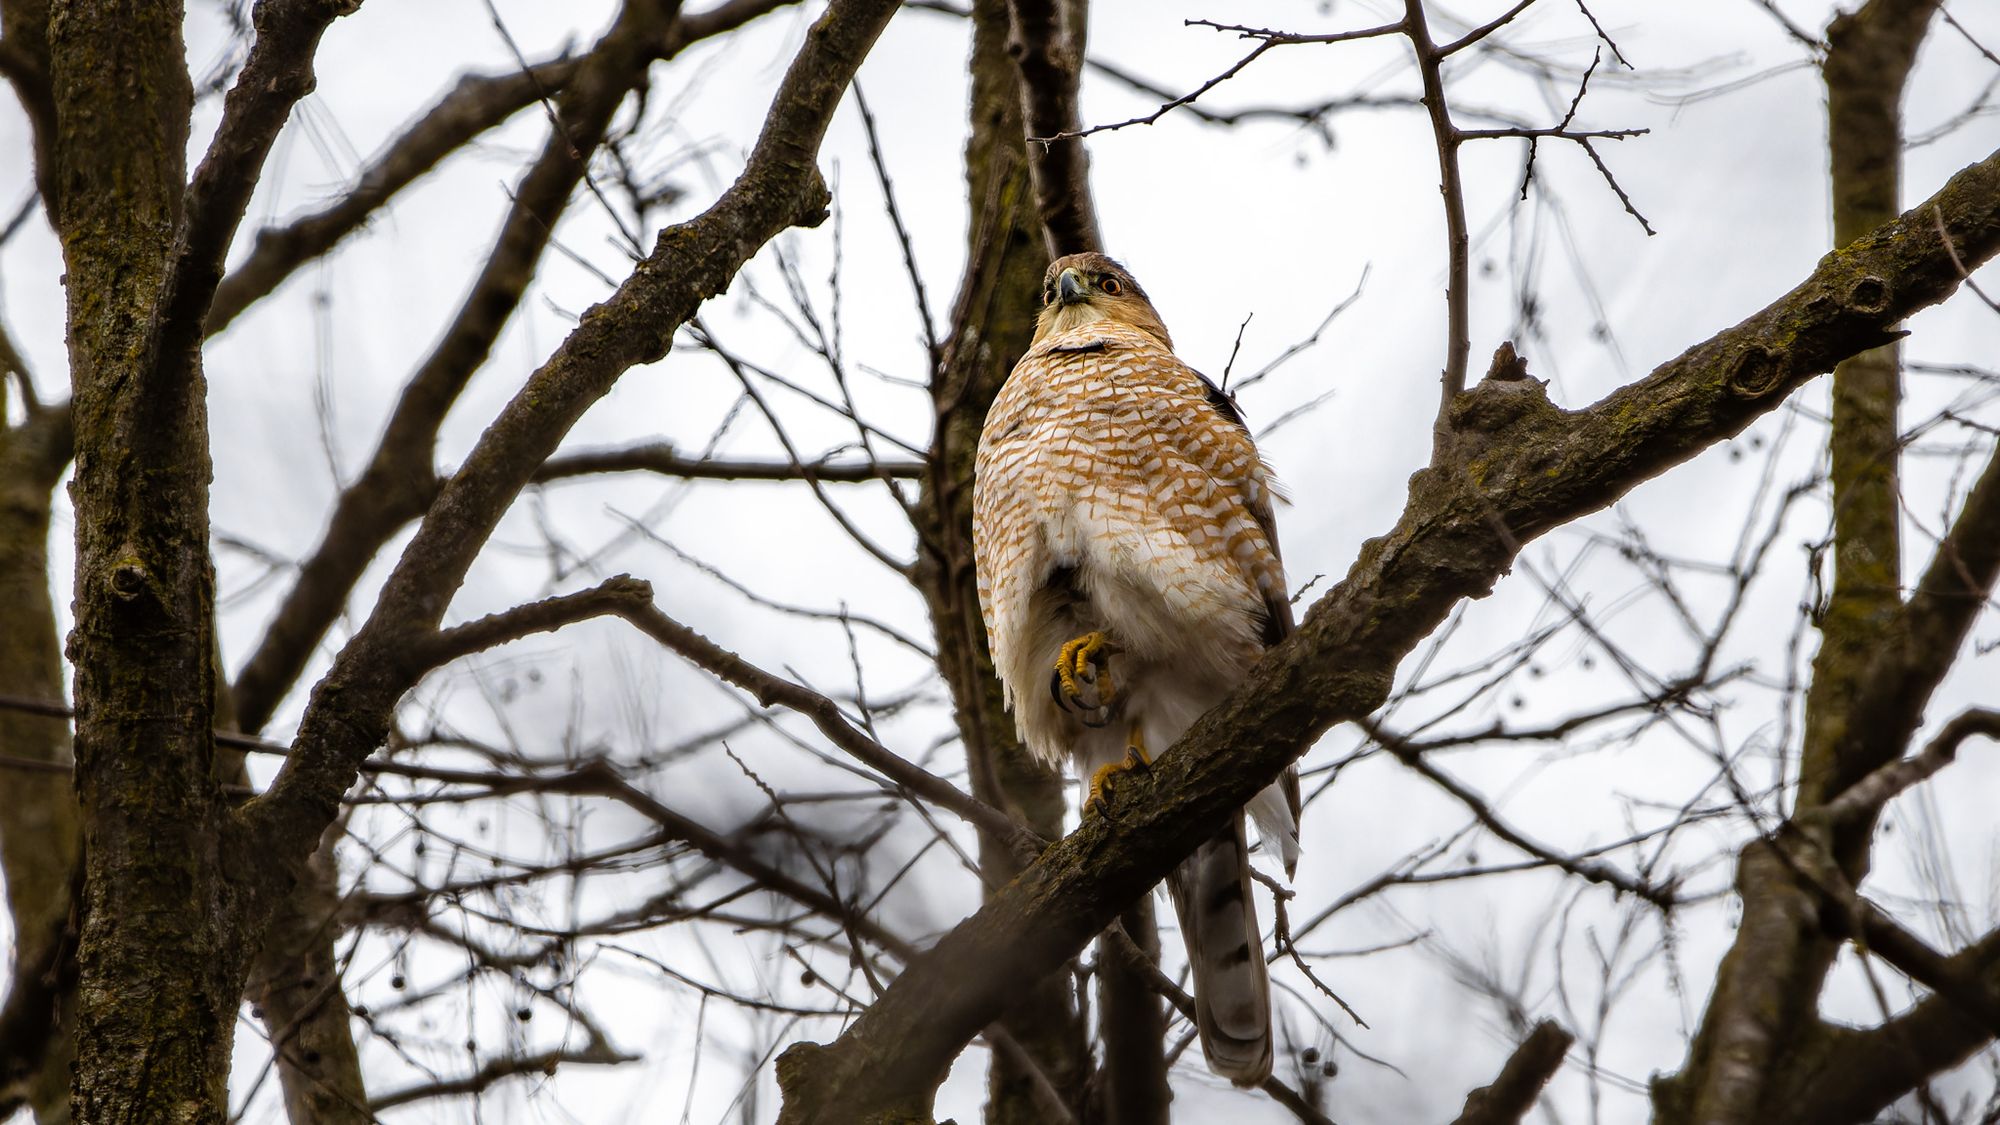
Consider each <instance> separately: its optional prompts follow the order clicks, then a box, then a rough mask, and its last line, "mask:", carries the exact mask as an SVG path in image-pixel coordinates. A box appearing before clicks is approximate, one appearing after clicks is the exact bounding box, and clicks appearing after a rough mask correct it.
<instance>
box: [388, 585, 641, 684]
mask: <svg viewBox="0 0 2000 1125" xmlns="http://www.w3.org/2000/svg"><path fill="white" fill-rule="evenodd" d="M652 604H653V586H652V584H651V583H649V582H645V581H642V580H640V579H637V578H633V577H632V576H631V575H629V574H620V575H617V576H615V577H612V578H607V579H605V580H604V581H603V582H601V583H599V584H598V585H596V586H593V587H591V588H590V589H588V590H579V591H577V592H576V593H574V594H563V595H561V596H560V597H554V598H547V599H544V600H542V601H539V602H531V603H529V604H527V605H518V606H515V607H514V608H513V609H509V610H504V611H502V612H500V613H491V614H487V615H486V616H485V617H482V618H480V619H479V620H477V621H468V622H466V623H465V624H463V625H459V626H455V627H453V628H450V629H444V630H441V631H440V632H439V633H438V634H437V635H436V636H434V637H432V638H431V641H430V643H429V644H428V645H426V646H425V650H424V654H423V656H422V657H421V659H422V660H424V661H426V662H428V663H429V665H430V666H431V667H433V668H435V667H437V666H439V665H442V664H448V663H450V662H451V661H453V660H456V659H458V658H459V657H461V656H469V655H471V654H472V653H475V652H484V651H486V650H487V649H489V648H493V647H495V646H497V645H503V644H506V643H508V642H509V641H517V640H520V639H521V638H522V637H525V636H529V635H530V634H533V633H548V632H553V631H555V630H557V629H560V628H562V627H563V626H565V625H574V624H576V623H577V622H579V621H586V620H588V619H590V618H592V617H604V616H606V615H612V614H616V615H621V616H622V615H623V614H624V613H625V612H626V610H627V609H628V608H630V607H632V606H640V605H644V606H650V605H652Z"/></svg>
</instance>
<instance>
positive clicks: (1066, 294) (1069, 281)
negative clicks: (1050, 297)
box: [1056, 267, 1090, 305]
mask: <svg viewBox="0 0 2000 1125" xmlns="http://www.w3.org/2000/svg"><path fill="white" fill-rule="evenodd" d="M1056 294H1057V299H1058V300H1059V301H1060V302H1061V303H1062V304H1065V305H1074V304H1079V303H1081V302H1083V301H1086V300H1089V299H1090V287H1089V286H1088V285H1086V284H1085V283H1084V280H1083V275H1082V274H1080V273H1078V272H1077V271H1076V269H1075V268H1074V267H1072V268H1070V269H1066V270H1064V271H1062V276H1060V277H1058V278H1057V279H1056Z"/></svg>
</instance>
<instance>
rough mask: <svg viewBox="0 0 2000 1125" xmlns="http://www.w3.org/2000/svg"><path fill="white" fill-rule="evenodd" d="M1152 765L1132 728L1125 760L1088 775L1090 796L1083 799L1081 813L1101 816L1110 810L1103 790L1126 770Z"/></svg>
mask: <svg viewBox="0 0 2000 1125" xmlns="http://www.w3.org/2000/svg"><path fill="white" fill-rule="evenodd" d="M1152 764H1153V759H1152V756H1151V755H1149V754H1147V753H1146V740H1145V739H1144V738H1142V737H1140V734H1139V728H1138V727H1137V726H1134V727H1133V728H1132V733H1131V735H1130V736H1129V738H1128V745H1127V746H1126V747H1125V760H1124V761H1120V762H1112V763H1110V764H1108V765H1103V766H1099V767H1097V772H1096V773H1093V774H1091V775H1090V796H1089V797H1087V798H1085V799H1084V802H1083V811H1084V812H1085V813H1086V814H1088V813H1091V812H1096V813H1099V814H1103V813H1105V812H1108V811H1109V809H1110V805H1109V800H1110V798H1109V797H1108V796H1107V794H1106V792H1105V790H1106V789H1107V788H1112V787H1113V786H1112V782H1113V781H1114V780H1116V779H1117V776H1118V775H1119V774H1121V773H1125V772H1126V771H1128V770H1143V769H1146V768H1147V767H1149V766H1151V765H1152Z"/></svg>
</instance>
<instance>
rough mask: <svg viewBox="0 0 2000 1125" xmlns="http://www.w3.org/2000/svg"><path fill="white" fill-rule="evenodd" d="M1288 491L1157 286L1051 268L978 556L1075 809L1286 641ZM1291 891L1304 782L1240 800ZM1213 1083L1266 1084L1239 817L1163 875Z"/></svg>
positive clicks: (987, 472)
mask: <svg viewBox="0 0 2000 1125" xmlns="http://www.w3.org/2000/svg"><path fill="white" fill-rule="evenodd" d="M1275 491H1276V484H1275V482H1274V481H1273V479H1272V477H1271V474H1270V472H1269V470H1268V469H1266V468H1265V466H1264V462H1263V461H1262V460H1261V459H1260V458H1259V457H1258V455H1257V448H1256V446H1255V445H1254V444H1253V443H1252V442H1251V440H1250V432H1249V430H1247V429H1246V428H1245V427H1244V425H1243V418H1242V416H1241V415H1240V414H1238V413H1237V410H1236V406H1235V404H1234V403H1233V402H1232V401H1231V400H1230V399H1229V397H1228V396H1227V395H1225V394H1224V393H1223V392H1222V391H1220V390H1218V389H1217V388H1216V387H1215V385H1214V384H1212V383H1210V382H1209V381H1208V380H1207V379H1205V378H1203V377H1202V376H1201V375H1200V374H1199V373H1198V372H1196V371H1195V370H1194V369H1193V368H1191V367H1189V366H1188V365H1187V364H1185V363H1182V362H1181V361H1180V359H1179V358H1178V357H1177V356H1175V355H1174V352H1173V341H1172V340H1171V339H1170V338H1169V337H1168V335H1167V329H1166V325H1164V324H1162V323H1161V322H1160V315H1159V313H1157V312H1155V311H1154V309H1153V305H1152V302H1151V301H1149V300H1147V299H1146V294H1145V291H1144V290H1142V289H1141V288H1139V283H1138V282H1137V281H1135V280H1133V278H1132V275H1131V274H1129V273H1127V272H1126V271H1125V269H1124V268H1123V267H1121V266H1120V265H1119V264H1118V263H1116V262H1114V261H1112V260H1111V259H1110V258H1107V257H1105V256H1104V255H1102V254H1076V255H1072V256H1070V257H1067V258H1062V259H1059V260H1057V261H1056V262H1055V263H1054V264H1052V265H1050V266H1049V271H1048V274H1047V276H1046V278H1045V279H1044V280H1043V282H1042V311H1041V316H1040V318H1039V320H1038V322H1037V327H1036V332H1035V341H1034V344H1033V345H1032V346H1031V347H1030V348H1029V349H1028V354H1027V355H1025V356H1023V357H1022V358H1021V362H1020V363H1018V364H1016V365H1015V367H1014V371H1013V373H1012V374H1011V375H1009V376H1008V379H1007V383H1006V385H1005V386H1004V387H1002V388H1001V390H1000V395H999V397H998V398H996V399H995V400H994V402H993V409H992V410H991V412H989V413H988V414H987V416H986V427H985V430H984V431H983V432H982V433H981V435H980V439H979V457H978V462H977V466H976V470H975V475H974V482H973V553H974V557H975V559H976V560H977V564H978V569H979V604H980V608H981V609H982V610H983V611H984V613H985V615H986V636H987V642H988V644H989V645H990V646H991V647H992V650H993V664H994V667H995V668H996V669H998V670H999V673H1000V678H1001V680H1002V681H1003V682H1004V683H1005V685H1006V697H1007V701H1008V706H1010V707H1011V708H1012V709H1013V711H1014V721H1015V724H1016V726H1017V727H1018V729H1019V730H1020V733H1021V740H1022V741H1023V742H1025V743H1027V746H1028V749H1029V750H1031V751H1033V752H1034V753H1035V755H1036V756H1038V757H1040V758H1042V759H1043V760H1045V761H1048V762H1050V763H1060V762H1062V761H1063V760H1064V759H1065V758H1068V759H1073V760H1075V761H1076V762H1077V763H1078V765H1079V766H1080V767H1081V769H1082V770H1083V771H1084V772H1086V773H1087V774H1089V776H1090V778H1091V784H1090V796H1089V799H1088V800H1087V802H1086V803H1085V806H1084V808H1085V814H1086V815H1089V814H1090V812H1091V811H1092V809H1093V808H1097V807H1100V802H1101V801H1102V800H1103V799H1104V792H1105V789H1106V787H1107V786H1109V785H1111V784H1113V783H1114V782H1115V780H1116V775H1117V772H1118V771H1119V770H1121V769H1128V768H1133V767H1135V766H1139V765H1142V764H1144V763H1145V762H1148V761H1150V755H1152V754H1154V753H1158V752H1160V751H1163V750H1165V749H1166V748H1167V747H1168V746H1170V745H1172V744H1173V742H1174V740H1175V739H1177V738H1179V737H1180V736H1181V734H1182V732H1184V731H1186V730H1187V728H1188V727H1189V726H1190V725H1191V724H1193V722H1194V720H1195V719H1197V718H1199V717H1200V716H1201V714H1202V712H1204V711H1207V710H1208V709H1209V708H1210V707H1212V706H1214V705H1215V704H1216V703H1218V702H1220V701H1221V700H1222V698H1223V696H1225V695H1227V694H1228V693H1229V690H1230V689H1231V688H1233V687H1235V686H1236V685H1237V684H1238V683H1239V682H1241V681H1242V679H1243V678H1244V676H1245V675H1246V674H1247V673H1248V672H1249V670H1250V667H1251V666H1252V665H1253V664H1255V663H1256V662H1257V659H1258V657H1259V656H1260V655H1261V654H1262V653H1263V651H1264V649H1265V648H1267V647H1269V646H1270V645H1272V644H1275V643H1276V642H1277V641H1279V640H1280V639H1282V638H1283V637H1284V636H1285V635H1286V634H1288V633H1289V632H1291V629H1292V611H1291V603H1290V602H1289V601H1288V600H1287V599H1286V596H1285V576H1284V568H1283V566H1282V565H1281V563H1280V562H1279V559H1278V545H1277V539H1276V536H1275V534H1274V527H1273V525H1272V522H1271V501H1272V498H1273V496H1274V495H1275ZM1248 808H1249V811H1250V813H1251V815H1252V816H1254V817H1255V818H1256V820H1257V826H1258V831H1259V834H1260V835H1261V836H1262V837H1263V839H1264V840H1265V841H1266V842H1267V844H1270V843H1275V845H1276V847H1277V849H1278V851H1279V852H1280V854H1281V856H1282V859H1283V862H1284V866H1285V871H1286V873H1287V874H1288V875H1289V874H1290V873H1291V871H1292V869H1293V868H1294V866H1295V865H1296V864H1297V862H1298V778H1297V775H1296V773H1294V772H1291V771H1287V773H1286V776H1285V778H1284V779H1283V780H1282V781H1280V782H1279V783H1278V784H1275V785H1272V786H1271V787H1270V788H1269V789H1266V790H1265V791H1264V792H1263V793H1262V794H1260V795H1259V796H1258V797H1257V798H1256V799H1255V800H1253V801H1252V802H1251V803H1250V805H1249V806H1248ZM1168 888H1169V890H1170V891H1171V893H1172V896H1173V901H1174V910H1175V913H1176V914H1178V915H1179V917H1180V925H1181V933H1182V935H1183V937H1184V938H1185V940H1186V943H1187V954H1188V962H1189V964H1190V965H1191V966H1192V968H1193V973H1194V999H1195V1010H1196V1016H1197V1019H1196V1024H1197V1026H1198V1027H1199V1028H1200V1031H1201V1046H1202V1051H1203V1053H1204V1054H1205V1055H1207V1057H1208V1065H1209V1068H1210V1069H1211V1070H1213V1071H1215V1072H1216V1073H1217V1074H1220V1075H1223V1076H1224V1077H1226V1078H1229V1079H1230V1080H1232V1081H1234V1082H1236V1083H1238V1084H1240V1085H1246V1086H1248V1085H1255V1084H1257V1083H1259V1082H1262V1081H1263V1080H1264V1079H1265V1078H1266V1077H1267V1076H1269V1074H1270V1073H1271V997H1270V982H1269V980H1268V979H1267V978H1266V976H1265V972H1264V956H1263V943H1262V940H1261V938H1260V936H1259V930H1258V925H1257V910H1256V907H1255V905H1254V904H1253V902H1252V900H1251V897H1250V867H1249V861H1248V857H1247V848H1246V844H1245V839H1244V830H1243V814H1242V813H1240V812H1239V813H1238V814H1237V815H1236V818H1235V822H1234V823H1233V824H1232V825H1230V826H1229V827H1227V828H1225V829H1223V830H1222V832H1221V833H1219V834H1218V835H1217V836H1216V837H1215V838H1214V839H1212V840H1210V841H1208V842H1207V843H1205V844H1203V845H1202V846H1201V848H1200V849H1199V850H1198V851H1196V852H1195V854H1194V855H1193V856H1192V857H1190V858H1189V859H1188V860H1187V861H1186V862H1184V863H1182V864H1181V865H1180V867H1179V868H1178V869H1177V870H1176V871H1175V872H1174V874H1173V875H1172V876H1171V877H1170V879H1169V882H1168Z"/></svg>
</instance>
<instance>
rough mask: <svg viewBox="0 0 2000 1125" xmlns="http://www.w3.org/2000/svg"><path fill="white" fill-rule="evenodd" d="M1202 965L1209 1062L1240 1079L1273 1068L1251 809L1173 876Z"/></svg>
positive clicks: (1198, 977)
mask: <svg viewBox="0 0 2000 1125" xmlns="http://www.w3.org/2000/svg"><path fill="white" fill-rule="evenodd" d="M1167 889H1168V890H1169V891H1170V892H1171V893H1172V895H1173V900H1174V913H1175V914H1177V915H1178V916H1179V917H1180V923H1181V936H1182V938H1183V940H1185V941H1186V943H1187V955H1188V964H1189V966H1190V967H1191V968H1192V969H1193V972H1194V1010H1195V1026H1196V1027H1197V1028H1199V1029H1200V1031H1201V1052H1202V1054H1203V1055H1206V1056H1207V1057H1208V1068H1209V1069H1210V1070H1212V1071H1214V1072H1215V1073H1217V1074H1219V1075H1221V1076H1223V1077H1224V1078H1227V1079H1229V1080H1230V1081H1231V1082H1234V1083H1236V1084H1237V1085H1238V1086H1255V1085H1258V1084H1260V1083H1262V1082H1263V1081H1264V1079H1266V1078H1269V1077H1270V1076H1271V982H1270V978H1269V977H1268V976H1266V975H1265V971H1264V943H1263V939H1262V936H1261V934H1260V931H1259V930H1258V927H1257V907H1256V904H1255V903H1253V902H1252V901H1251V899H1250V858H1249V849H1248V848H1247V847H1246V846H1245V842H1244V836H1243V814H1242V813H1240V812H1239V813H1237V814H1236V819H1235V822H1234V823H1233V824H1231V825H1230V827H1228V828H1225V829H1223V830H1222V832H1220V833H1219V834H1217V835H1216V837H1215V838H1214V839H1212V840H1210V841H1208V842H1207V843H1205V844H1203V845H1202V846H1201V848H1200V850H1198V851H1196V852H1195V853H1194V855H1192V856H1190V857H1189V858H1188V859H1187V860H1186V861H1184V862H1183V863H1182V864H1181V865H1180V866H1179V867H1178V868H1176V869H1175V870H1174V873H1173V875H1172V876H1171V877H1169V878H1168V880H1167Z"/></svg>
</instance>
